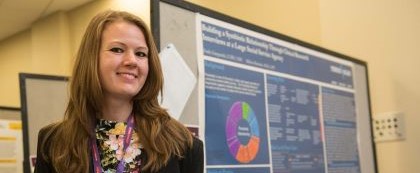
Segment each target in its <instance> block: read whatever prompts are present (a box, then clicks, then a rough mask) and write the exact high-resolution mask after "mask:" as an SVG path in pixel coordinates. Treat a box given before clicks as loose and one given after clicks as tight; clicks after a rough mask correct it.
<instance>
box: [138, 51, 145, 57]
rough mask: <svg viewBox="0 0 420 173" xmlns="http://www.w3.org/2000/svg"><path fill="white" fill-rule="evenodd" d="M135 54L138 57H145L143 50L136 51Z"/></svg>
mask: <svg viewBox="0 0 420 173" xmlns="http://www.w3.org/2000/svg"><path fill="white" fill-rule="evenodd" d="M136 56H138V57H147V54H146V53H144V52H136Z"/></svg>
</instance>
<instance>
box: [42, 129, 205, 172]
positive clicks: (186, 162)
mask: <svg viewBox="0 0 420 173" xmlns="http://www.w3.org/2000/svg"><path fill="white" fill-rule="evenodd" d="M49 130H50V129H49V128H48V127H46V128H42V129H41V130H40V131H39V133H38V147H37V157H36V164H35V173H55V171H54V168H53V166H52V164H51V162H47V161H46V160H45V158H43V157H42V154H41V148H43V150H44V151H45V150H48V148H49V146H48V144H47V146H41V144H42V141H43V139H44V138H45V137H46V136H45V134H46V132H48V131H49ZM86 152H89V153H90V154H91V152H90V151H89V150H86ZM140 157H141V159H142V160H146V159H147V156H146V154H145V152H143V153H142V155H141V156H140ZM91 160H92V159H91ZM92 165H93V164H92V161H91V163H90V165H89V168H90V172H91V173H93V166H92ZM203 166H204V154H203V142H202V141H201V140H200V139H198V138H195V137H194V138H193V146H192V148H190V149H189V150H187V152H186V153H185V154H184V157H183V158H178V157H176V156H173V157H171V159H169V161H168V163H167V165H166V166H164V167H163V168H162V169H161V170H159V171H158V173H203V168H204V167H203ZM142 173H149V172H145V171H142Z"/></svg>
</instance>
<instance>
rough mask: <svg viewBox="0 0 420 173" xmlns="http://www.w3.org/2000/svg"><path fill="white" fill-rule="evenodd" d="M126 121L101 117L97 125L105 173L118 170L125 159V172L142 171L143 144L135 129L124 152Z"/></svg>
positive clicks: (134, 172)
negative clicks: (118, 166)
mask: <svg viewBox="0 0 420 173" xmlns="http://www.w3.org/2000/svg"><path fill="white" fill-rule="evenodd" d="M126 127H127V123H126V122H116V121H109V120H103V119H99V120H98V122H97V125H96V140H97V144H98V150H99V153H100V157H101V165H102V169H103V171H104V172H105V173H115V172H117V165H118V163H119V162H120V161H121V160H124V163H125V164H124V167H125V168H124V172H132V173H137V172H140V171H139V170H140V154H141V148H142V146H141V145H140V143H139V139H138V136H137V133H135V132H134V131H133V135H132V137H131V141H130V145H129V146H128V147H127V149H126V153H125V154H124V152H123V145H124V142H123V141H124V135H125V128H126Z"/></svg>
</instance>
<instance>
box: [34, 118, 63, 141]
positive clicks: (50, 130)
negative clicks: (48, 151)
mask: <svg viewBox="0 0 420 173" xmlns="http://www.w3.org/2000/svg"><path fill="white" fill-rule="evenodd" d="M60 124H61V122H57V123H51V124H48V125H46V126H44V127H42V128H41V129H40V130H39V132H38V138H40V139H42V138H44V137H48V136H51V135H52V134H54V133H55V132H56V131H57V128H58V127H60Z"/></svg>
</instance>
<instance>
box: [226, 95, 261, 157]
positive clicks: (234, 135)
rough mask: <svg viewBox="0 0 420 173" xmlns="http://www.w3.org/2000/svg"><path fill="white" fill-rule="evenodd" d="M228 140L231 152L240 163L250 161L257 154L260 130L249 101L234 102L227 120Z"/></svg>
mask: <svg viewBox="0 0 420 173" xmlns="http://www.w3.org/2000/svg"><path fill="white" fill-rule="evenodd" d="M226 142H227V145H228V147H229V152H230V154H231V155H232V156H233V157H234V158H235V159H236V160H237V161H238V162H240V163H249V162H251V161H252V160H254V159H255V157H256V156H257V154H258V150H259V145H260V132H259V127H258V121H257V118H256V117H255V113H254V110H253V109H252V107H251V106H250V105H249V104H248V103H246V102H242V101H237V102H235V103H233V104H232V106H231V108H230V110H229V115H228V117H227V121H226Z"/></svg>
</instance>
